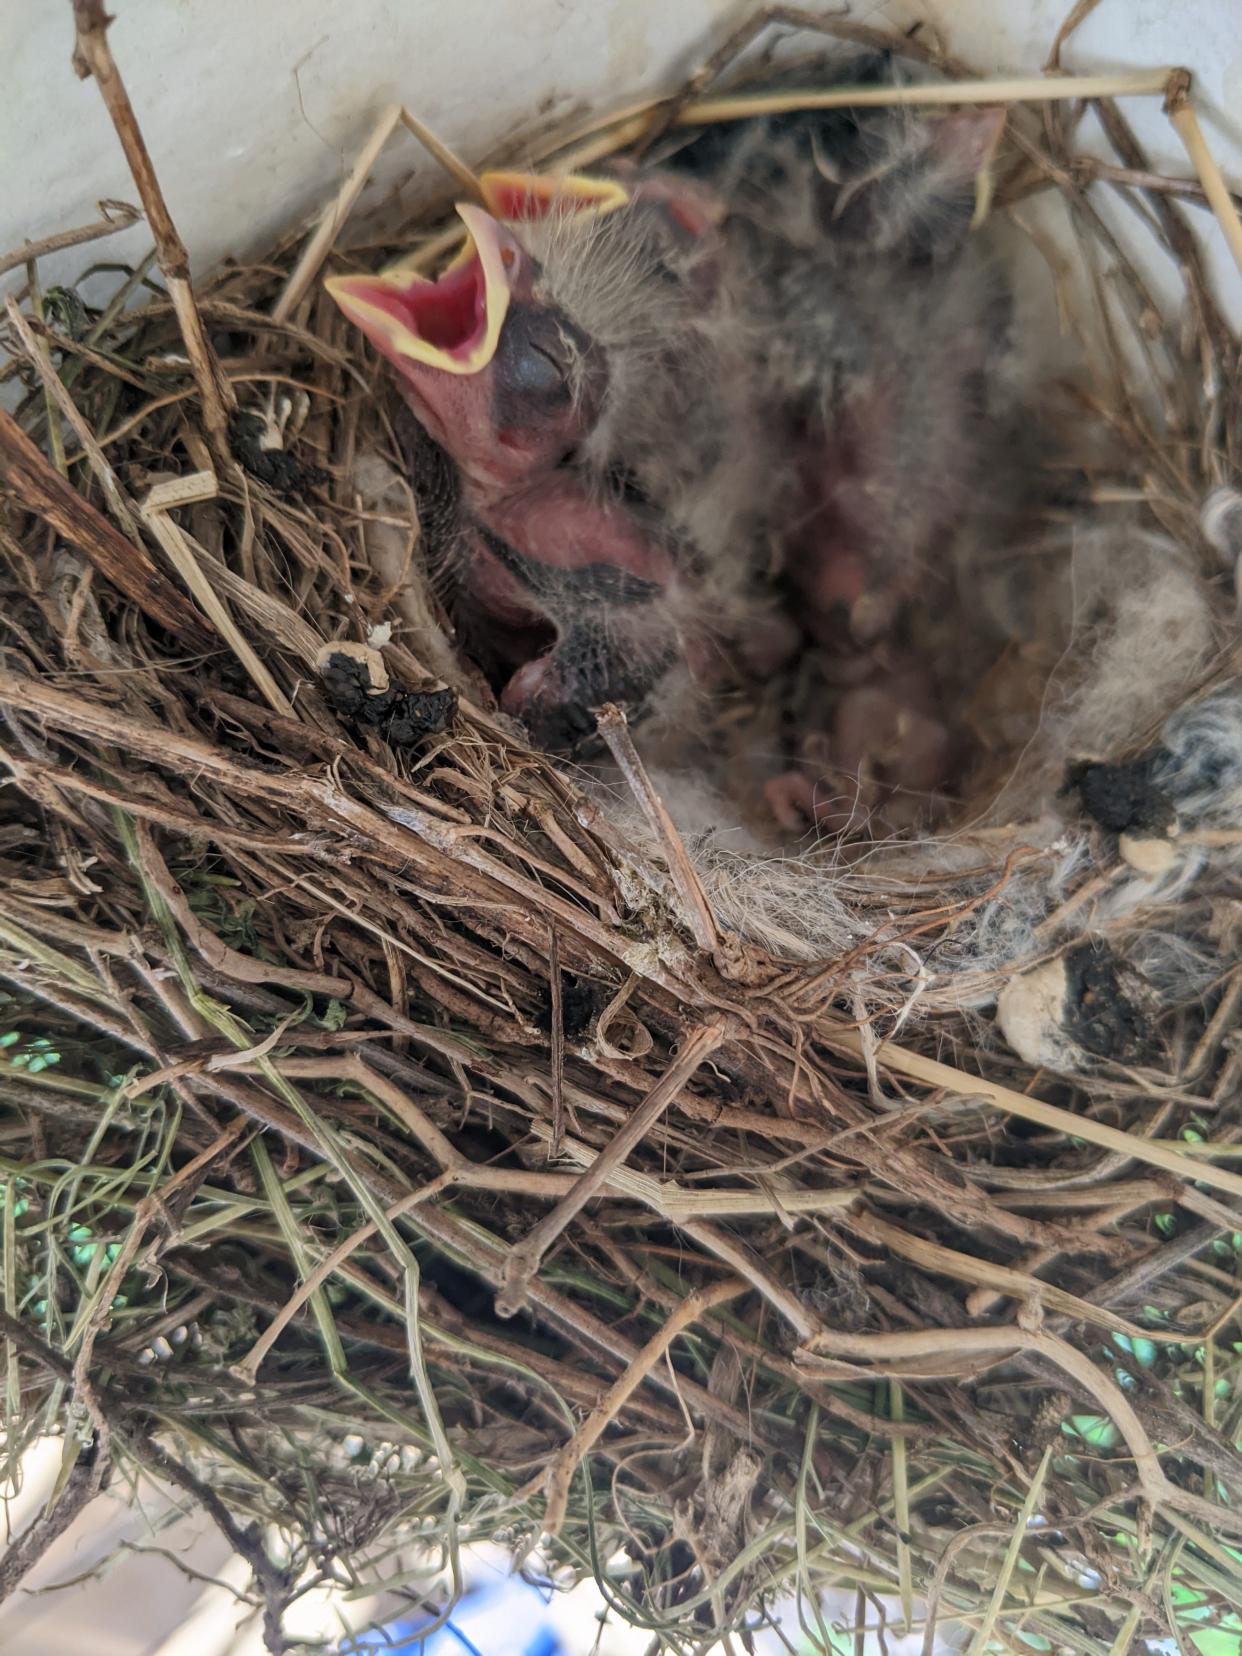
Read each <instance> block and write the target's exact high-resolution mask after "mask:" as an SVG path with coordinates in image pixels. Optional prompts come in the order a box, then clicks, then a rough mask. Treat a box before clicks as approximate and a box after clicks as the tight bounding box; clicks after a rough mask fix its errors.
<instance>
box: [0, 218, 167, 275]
mask: <svg viewBox="0 0 1242 1656" xmlns="http://www.w3.org/2000/svg"><path fill="white" fill-rule="evenodd" d="M98 205H99V211H100V213H101V214H102V215H103V216H102V217H101V218H97V219H95V220H94V222H93V223H91V224H80V225H79V226H78V227H77V229H76V230H61V231H60V232H59V233H58V234H57V235H55V236H44V237H43V238H42V239H41V240H39V241H32V242H24V243H23V244H22V246H21V247H15V248H14V249H13V251H12V252H11V253H3V254H0V276H7V275H8V273H9V271H10V270H16V269H17V267H18V265H23V264H31V263H33V262H34V261H35V260H37V259H45V258H47V256H48V254H49V253H63V252H64V250H65V249H66V248H67V247H81V246H82V245H83V244H84V243H85V242H93V241H100V240H101V239H102V238H103V237H104V236H115V235H116V233H117V231H118V230H128V229H129V227H130V225H131V224H137V222H138V220H139V219H140V218H141V217H142V213H141V211H140V210H139V209H138V208H137V207H131V206H130V205H129V203H128V202H127V201H101V202H100V203H99V204H98Z"/></svg>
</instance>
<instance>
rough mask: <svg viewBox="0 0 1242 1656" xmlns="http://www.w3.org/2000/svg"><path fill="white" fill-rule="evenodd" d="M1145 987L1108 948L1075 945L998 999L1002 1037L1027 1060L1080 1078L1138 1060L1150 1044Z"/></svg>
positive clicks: (1144, 1057)
mask: <svg viewBox="0 0 1242 1656" xmlns="http://www.w3.org/2000/svg"><path fill="white" fill-rule="evenodd" d="M1152 1002H1153V996H1152V991H1151V986H1150V985H1149V984H1148V983H1147V980H1146V979H1145V978H1143V977H1142V976H1141V975H1140V974H1139V973H1138V972H1136V971H1134V969H1133V968H1132V967H1130V966H1128V965H1127V964H1126V963H1125V962H1124V961H1122V960H1120V959H1118V957H1117V956H1116V955H1114V954H1113V952H1112V950H1111V949H1109V948H1108V946H1107V944H1104V943H1101V942H1098V941H1094V940H1089V941H1085V942H1082V943H1076V944H1074V945H1073V946H1072V947H1071V948H1068V949H1065V950H1064V951H1063V952H1062V953H1061V954H1059V955H1056V956H1054V957H1053V958H1052V959H1051V960H1046V961H1043V962H1041V964H1040V965H1038V966H1035V967H1033V968H1032V969H1031V970H1030V971H1029V972H1020V973H1019V974H1018V975H1017V976H1016V977H1013V978H1011V979H1010V980H1009V982H1008V983H1007V984H1006V985H1005V987H1004V989H1002V991H1001V993H1000V995H999V997H998V999H997V1002H996V1021H997V1024H998V1026H999V1028H1000V1031H1001V1034H1002V1035H1003V1036H1004V1037H1005V1040H1006V1042H1007V1043H1008V1044H1009V1046H1011V1047H1012V1048H1013V1050H1014V1052H1016V1053H1017V1055H1018V1057H1019V1058H1021V1059H1022V1060H1023V1061H1024V1062H1025V1063H1028V1064H1032V1065H1035V1066H1037V1067H1039V1068H1043V1069H1053V1070H1060V1071H1064V1072H1067V1073H1070V1074H1081V1073H1084V1072H1087V1071H1090V1070H1092V1069H1095V1068H1098V1066H1099V1064H1100V1062H1101V1061H1112V1062H1115V1063H1128V1064H1135V1063H1143V1062H1145V1061H1146V1060H1147V1059H1149V1058H1150V1057H1151V1055H1152V1052H1153V1049H1154V1046H1155V1037H1154V1030H1153V1028H1152V1023H1151V1009H1152Z"/></svg>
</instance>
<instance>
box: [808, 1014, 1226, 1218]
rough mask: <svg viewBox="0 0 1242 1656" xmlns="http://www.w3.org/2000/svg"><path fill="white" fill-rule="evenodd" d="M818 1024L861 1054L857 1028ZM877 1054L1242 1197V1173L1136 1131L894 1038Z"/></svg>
mask: <svg viewBox="0 0 1242 1656" xmlns="http://www.w3.org/2000/svg"><path fill="white" fill-rule="evenodd" d="M820 1027H821V1030H823V1034H824V1039H825V1041H826V1042H827V1043H828V1045H830V1046H833V1047H836V1048H838V1049H841V1050H844V1051H846V1052H851V1053H854V1054H855V1055H856V1056H857V1057H862V1056H863V1042H862V1038H861V1036H860V1035H859V1034H858V1031H857V1030H853V1029H842V1028H840V1027H836V1026H834V1027H831V1028H828V1027H825V1026H824V1025H823V1024H821V1026H820ZM875 1057H876V1061H877V1063H879V1064H883V1065H885V1066H886V1067H887V1068H889V1069H891V1070H892V1071H893V1072H894V1073H895V1074H897V1075H904V1076H906V1077H907V1079H909V1080H911V1081H922V1082H924V1083H926V1084H927V1085H928V1086H932V1087H939V1088H942V1089H943V1090H944V1091H945V1092H948V1093H952V1094H955V1095H958V1096H961V1097H966V1098H982V1099H985V1100H986V1101H987V1102H988V1103H989V1104H992V1105H994V1106H995V1107H996V1108H997V1109H998V1110H1004V1111H1005V1112H1006V1114H1008V1115H1016V1116H1018V1117H1019V1118H1020V1119H1021V1120H1023V1121H1033V1122H1035V1123H1036V1124H1037V1125H1039V1126H1040V1127H1051V1128H1053V1129H1054V1130H1055V1131H1057V1132H1059V1133H1066V1134H1068V1135H1069V1136H1070V1137H1071V1138H1073V1137H1078V1138H1084V1139H1088V1140H1089V1141H1090V1142H1091V1143H1092V1144H1100V1145H1103V1146H1104V1147H1105V1148H1106V1149H1109V1150H1117V1151H1120V1152H1121V1154H1123V1155H1125V1156H1127V1157H1129V1158H1131V1159H1132V1160H1134V1161H1141V1162H1147V1163H1148V1164H1149V1165H1150V1166H1152V1167H1160V1168H1163V1169H1164V1171H1165V1172H1166V1173H1175V1174H1176V1175H1177V1176H1178V1178H1179V1179H1186V1180H1189V1181H1196V1180H1197V1181H1198V1182H1199V1183H1200V1184H1208V1185H1213V1186H1214V1187H1215V1188H1216V1189H1217V1190H1224V1191H1227V1192H1228V1193H1229V1194H1230V1195H1231V1196H1242V1177H1240V1176H1239V1175H1238V1174H1236V1173H1229V1172H1227V1171H1226V1170H1225V1169H1224V1168H1221V1167H1213V1166H1212V1165H1211V1163H1210V1162H1201V1161H1199V1160H1197V1159H1196V1160H1194V1161H1192V1160H1191V1158H1190V1157H1189V1156H1186V1155H1183V1154H1182V1153H1181V1152H1180V1151H1177V1150H1170V1149H1169V1148H1168V1147H1167V1146H1166V1145H1163V1144H1155V1143H1152V1141H1151V1140H1150V1139H1145V1138H1141V1137H1139V1136H1138V1135H1136V1134H1134V1133H1123V1132H1122V1131H1121V1130H1120V1129H1119V1128H1117V1127H1109V1126H1108V1125H1107V1124H1106V1123H1105V1122H1102V1121H1092V1120H1091V1118H1090V1117H1089V1116H1082V1115H1075V1114H1074V1113H1073V1111H1072V1110H1062V1109H1060V1108H1059V1107H1058V1106H1057V1105H1055V1104H1045V1103H1044V1102H1043V1100H1042V1099H1038V1098H1028V1097H1027V1096H1026V1094H1025V1093H1018V1092H1014V1091H1013V1089H1012V1088H1010V1087H1002V1086H1000V1085H999V1084H998V1083H997V1082H995V1081H986V1080H984V1079H983V1077H982V1076H977V1075H967V1074H966V1073H965V1071H963V1070H957V1069H954V1068H953V1067H952V1066H951V1065H949V1064H942V1063H940V1062H939V1061H938V1060H937V1059H935V1058H928V1057H926V1056H925V1055H924V1054H923V1053H921V1052H912V1051H910V1049H909V1048H907V1047H902V1046H898V1045H896V1044H895V1043H894V1042H892V1041H881V1042H880V1044H879V1045H878V1046H877V1047H876V1050H875Z"/></svg>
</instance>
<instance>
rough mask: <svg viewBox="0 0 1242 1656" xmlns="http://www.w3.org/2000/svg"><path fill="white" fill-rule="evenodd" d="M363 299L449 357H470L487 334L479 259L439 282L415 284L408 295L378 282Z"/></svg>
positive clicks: (485, 301) (485, 296) (485, 293)
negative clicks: (484, 332)
mask: <svg viewBox="0 0 1242 1656" xmlns="http://www.w3.org/2000/svg"><path fill="white" fill-rule="evenodd" d="M359 296H360V297H361V298H364V299H365V300H366V301H367V303H368V304H371V305H374V306H375V307H376V308H377V309H378V310H382V311H384V312H386V313H387V315H389V316H391V317H392V318H393V319H394V320H395V321H397V322H399V323H400V324H401V325H402V327H404V328H406V329H408V331H409V332H410V333H412V334H413V335H414V336H415V337H416V338H418V339H422V340H425V341H426V343H427V344H428V345H432V346H434V347H435V349H436V350H438V351H443V352H444V353H445V354H446V355H447V356H453V357H462V356H465V355H467V354H468V353H469V351H470V349H471V347H472V346H473V345H475V344H476V343H477V341H478V340H479V338H480V337H481V335H482V333H483V331H484V320H485V316H486V312H487V291H486V287H485V285H484V281H483V267H482V265H481V263H480V262H479V260H478V259H477V258H474V259H471V260H470V261H469V262H468V263H466V264H464V265H462V266H461V267H460V268H459V269H457V270H450V271H447V272H446V273H445V274H444V275H443V276H441V277H440V279H439V281H438V282H414V283H411V285H410V286H409V287H408V288H407V289H406V290H405V292H400V291H398V290H397V289H395V288H392V287H389V286H387V285H386V284H384V283H380V282H376V283H375V285H374V286H373V287H368V288H365V289H362V290H361V292H360V295H359Z"/></svg>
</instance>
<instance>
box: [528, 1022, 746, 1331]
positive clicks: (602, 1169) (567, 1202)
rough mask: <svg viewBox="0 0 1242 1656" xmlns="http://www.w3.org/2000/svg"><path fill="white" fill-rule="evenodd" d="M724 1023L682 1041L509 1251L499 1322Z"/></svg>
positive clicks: (711, 1047) (720, 1035) (713, 1044)
mask: <svg viewBox="0 0 1242 1656" xmlns="http://www.w3.org/2000/svg"><path fill="white" fill-rule="evenodd" d="M725 1027H726V1026H725V1023H724V1021H723V1020H722V1019H714V1020H713V1021H712V1022H710V1023H706V1024H701V1025H700V1026H699V1027H698V1028H697V1029H695V1030H694V1031H693V1032H692V1033H691V1034H690V1035H688V1036H687V1037H686V1040H685V1043H684V1044H683V1046H682V1049H681V1051H680V1052H679V1053H678V1054H677V1057H676V1058H675V1059H674V1060H673V1062H672V1063H671V1064H670V1065H669V1067H668V1069H667V1070H666V1071H665V1072H664V1074H663V1075H662V1076H661V1077H660V1079H659V1080H658V1081H657V1082H656V1084H655V1086H654V1087H652V1089H651V1091H650V1092H649V1093H648V1094H647V1096H646V1098H644V1099H643V1101H642V1103H641V1104H640V1105H639V1106H638V1108H637V1109H636V1110H635V1111H634V1113H633V1114H632V1115H631V1116H630V1118H629V1120H628V1121H627V1122H626V1124H625V1126H624V1127H622V1128H621V1129H620V1131H619V1132H617V1133H616V1134H615V1135H614V1137H613V1138H612V1140H611V1141H610V1143H609V1144H608V1147H607V1149H605V1150H601V1151H600V1153H599V1155H598V1156H597V1157H596V1158H595V1160H594V1161H593V1162H592V1164H591V1166H590V1167H589V1168H588V1169H587V1170H586V1172H585V1173H584V1174H583V1175H582V1177H581V1178H580V1179H577V1180H576V1181H575V1183H574V1188H573V1189H572V1191H570V1193H569V1195H568V1196H566V1197H565V1199H564V1201H562V1202H558V1204H557V1205H556V1207H555V1208H553V1210H552V1212H551V1213H549V1214H548V1215H547V1216H546V1218H544V1219H541V1220H540V1222H539V1223H538V1224H537V1225H536V1226H535V1228H534V1229H533V1230H532V1231H530V1232H528V1233H527V1236H526V1238H525V1239H524V1240H523V1241H522V1242H519V1243H518V1244H517V1246H516V1247H514V1248H511V1249H510V1250H509V1256H508V1258H507V1259H506V1260H505V1265H504V1271H503V1273H502V1280H501V1289H500V1292H499V1293H498V1294H497V1296H496V1310H497V1313H498V1315H500V1316H502V1317H512V1316H513V1315H514V1314H515V1313H516V1312H518V1311H520V1310H521V1308H522V1306H523V1305H524V1304H525V1303H526V1291H527V1286H528V1284H529V1283H530V1280H531V1278H532V1277H533V1276H534V1275H535V1273H536V1271H538V1269H539V1264H540V1261H541V1260H542V1258H543V1256H544V1254H545V1253H546V1252H547V1250H548V1249H549V1248H550V1247H551V1245H552V1243H553V1242H555V1240H556V1239H557V1237H558V1236H559V1235H560V1234H561V1232H562V1231H563V1230H564V1229H565V1226H566V1225H567V1224H569V1222H570V1220H571V1219H572V1218H573V1217H574V1215H575V1214H577V1213H580V1212H581V1211H582V1209H583V1208H584V1207H585V1206H586V1204H587V1203H588V1202H589V1201H590V1199H591V1197H592V1196H594V1195H596V1194H597V1192H599V1191H600V1190H602V1189H603V1187H604V1185H605V1184H606V1183H607V1182H608V1175H609V1174H610V1173H611V1172H612V1170H613V1169H614V1168H617V1167H621V1166H623V1165H624V1163H625V1161H626V1158H627V1157H628V1156H629V1154H630V1152H631V1151H632V1150H633V1149H635V1147H636V1146H637V1145H639V1144H641V1143H642V1141H643V1139H644V1138H646V1136H647V1134H648V1133H649V1132H650V1130H651V1128H652V1127H653V1126H654V1125H655V1123H656V1122H657V1121H658V1120H659V1119H660V1117H661V1116H662V1115H663V1114H664V1112H665V1110H666V1109H667V1108H668V1106H669V1105H670V1104H671V1103H672V1101H673V1099H674V1098H675V1097H676V1095H677V1093H678V1092H680V1090H681V1088H682V1087H683V1086H684V1085H685V1084H686V1082H687V1081H688V1080H689V1079H690V1077H691V1076H692V1075H693V1074H694V1072H695V1070H697V1069H698V1067H699V1065H700V1064H702V1063H703V1062H704V1060H705V1059H707V1058H709V1057H710V1056H711V1054H712V1053H713V1052H715V1050H716V1048H717V1047H718V1046H720V1044H721V1042H722V1041H723V1040H724V1039H725Z"/></svg>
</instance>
